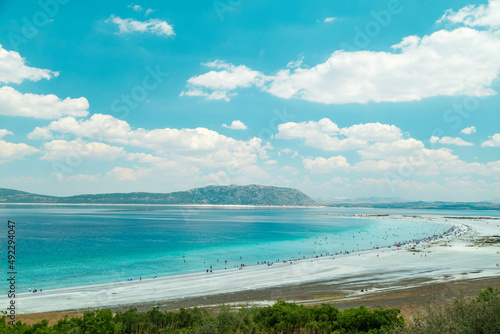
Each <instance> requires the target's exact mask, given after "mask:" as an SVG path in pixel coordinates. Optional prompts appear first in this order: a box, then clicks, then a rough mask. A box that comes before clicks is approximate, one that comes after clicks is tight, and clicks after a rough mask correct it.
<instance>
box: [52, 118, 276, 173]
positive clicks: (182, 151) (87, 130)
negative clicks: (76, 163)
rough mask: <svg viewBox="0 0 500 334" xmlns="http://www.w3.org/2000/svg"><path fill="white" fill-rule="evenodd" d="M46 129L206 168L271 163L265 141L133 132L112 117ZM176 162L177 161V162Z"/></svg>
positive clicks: (199, 132)
mask: <svg viewBox="0 0 500 334" xmlns="http://www.w3.org/2000/svg"><path fill="white" fill-rule="evenodd" d="M46 129H48V130H50V131H52V132H60V133H65V134H73V135H75V136H76V137H82V138H92V139H95V140H104V141H107V142H111V143H120V144H125V145H131V146H136V147H144V148H148V149H151V150H154V151H155V152H156V153H157V154H158V155H160V156H162V155H165V154H169V155H171V156H172V158H171V159H170V160H175V161H182V162H187V163H191V164H202V165H204V166H245V165H251V164H254V163H255V162H257V160H258V159H267V150H268V149H271V148H272V147H271V146H270V145H269V144H265V145H263V143H262V139H260V138H252V139H250V140H247V141H242V140H235V139H233V138H230V137H226V136H224V135H221V134H219V133H217V132H216V131H213V130H209V129H207V128H196V129H180V130H179V129H171V128H164V129H153V130H146V129H141V128H139V129H135V130H134V129H132V128H131V127H130V125H129V124H128V123H127V122H125V121H122V120H119V119H116V118H114V117H113V116H110V115H103V114H94V115H92V117H90V119H88V120H76V119H75V118H73V117H66V118H62V119H60V120H57V121H53V122H51V123H50V124H49V125H48V126H47V127H46ZM174 158H175V159H174Z"/></svg>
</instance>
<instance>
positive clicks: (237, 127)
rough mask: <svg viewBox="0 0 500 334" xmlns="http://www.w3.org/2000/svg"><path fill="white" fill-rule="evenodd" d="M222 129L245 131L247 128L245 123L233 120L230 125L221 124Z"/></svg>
mask: <svg viewBox="0 0 500 334" xmlns="http://www.w3.org/2000/svg"><path fill="white" fill-rule="evenodd" d="M222 126H223V127H225V128H228V129H232V130H246V129H247V126H246V125H245V123H243V122H242V121H240V120H235V121H233V122H232V123H231V125H227V124H225V123H224V124H222Z"/></svg>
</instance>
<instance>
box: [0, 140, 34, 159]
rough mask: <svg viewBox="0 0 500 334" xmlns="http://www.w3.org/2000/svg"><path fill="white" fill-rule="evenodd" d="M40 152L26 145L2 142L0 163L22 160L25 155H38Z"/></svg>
mask: <svg viewBox="0 0 500 334" xmlns="http://www.w3.org/2000/svg"><path fill="white" fill-rule="evenodd" d="M37 152H38V150H37V149H36V148H34V147H32V146H29V145H27V144H24V143H20V144H15V143H9V142H6V141H4V140H0V163H2V162H5V161H11V160H16V159H22V158H23V157H24V156H25V155H31V154H35V153H37Z"/></svg>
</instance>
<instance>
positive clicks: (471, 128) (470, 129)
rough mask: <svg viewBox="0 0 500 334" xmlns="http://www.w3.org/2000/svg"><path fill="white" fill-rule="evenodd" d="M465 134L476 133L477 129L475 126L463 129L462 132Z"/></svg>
mask: <svg viewBox="0 0 500 334" xmlns="http://www.w3.org/2000/svg"><path fill="white" fill-rule="evenodd" d="M460 132H461V133H463V134H466V135H470V134H472V133H476V127H475V126H469V127H468V128H465V129H462V131H460Z"/></svg>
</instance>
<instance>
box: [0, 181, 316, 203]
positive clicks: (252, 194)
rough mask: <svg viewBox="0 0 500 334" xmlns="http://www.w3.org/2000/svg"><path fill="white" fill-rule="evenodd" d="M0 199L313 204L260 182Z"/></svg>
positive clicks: (0, 198) (1, 192)
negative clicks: (185, 189)
mask: <svg viewBox="0 0 500 334" xmlns="http://www.w3.org/2000/svg"><path fill="white" fill-rule="evenodd" d="M0 203H73V204H81V203H85V204H211V205H274V206H317V205H319V204H318V203H317V202H315V201H314V200H312V199H311V198H310V197H309V196H307V195H306V194H304V193H303V192H301V191H300V190H297V189H293V188H282V187H270V186H261V185H246V186H237V185H230V186H207V187H203V188H195V189H191V190H188V191H177V192H172V193H144V192H134V193H112V194H98V195H76V196H69V197H56V196H45V195H37V194H32V193H28V192H24V191H19V190H13V189H4V188H0Z"/></svg>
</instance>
